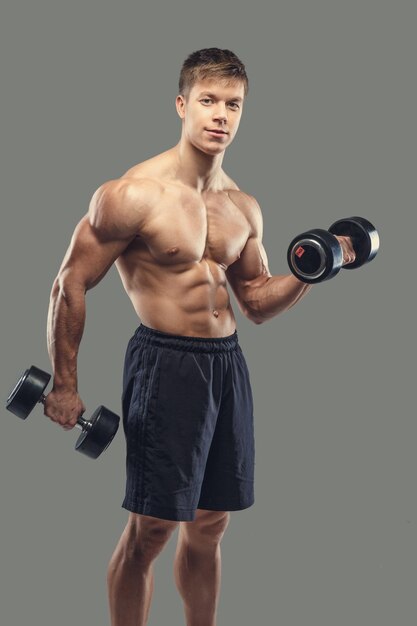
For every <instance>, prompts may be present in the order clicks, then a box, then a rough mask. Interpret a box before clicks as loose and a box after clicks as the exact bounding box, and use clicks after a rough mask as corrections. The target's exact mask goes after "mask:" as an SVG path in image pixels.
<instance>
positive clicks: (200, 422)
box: [122, 324, 255, 521]
mask: <svg viewBox="0 0 417 626" xmlns="http://www.w3.org/2000/svg"><path fill="white" fill-rule="evenodd" d="M122 406H123V428H124V433H125V437H126V452H127V456H126V495H125V498H124V501H123V504H122V507H123V508H125V509H127V510H128V511H133V512H134V513H141V514H142V515H151V516H153V517H159V518H162V519H167V520H180V521H193V520H194V519H195V513H196V509H209V510H214V511H237V510H240V509H246V508H248V507H249V506H251V505H252V504H253V503H254V493H253V491H254V489H253V488H254V468H255V438H254V423H253V422H254V420H253V398H252V391H251V385H250V380H249V371H248V368H247V365H246V361H245V358H244V356H243V353H242V350H241V348H240V345H239V343H238V336H237V332H236V331H235V332H234V333H233V335H229V336H228V337H215V338H205V337H187V336H179V335H173V334H170V333H164V332H161V331H158V330H154V329H152V328H148V327H147V326H144V325H143V324H141V325H140V326H139V327H138V329H137V330H136V332H135V334H134V335H133V337H132V338H131V339H130V341H129V343H128V346H127V350H126V357H125V365H124V372H123V395H122Z"/></svg>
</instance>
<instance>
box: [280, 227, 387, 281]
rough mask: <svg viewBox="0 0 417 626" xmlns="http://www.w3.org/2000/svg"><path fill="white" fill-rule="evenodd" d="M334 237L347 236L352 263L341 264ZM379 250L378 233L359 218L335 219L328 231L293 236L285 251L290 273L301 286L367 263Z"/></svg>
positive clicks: (339, 247) (340, 251)
mask: <svg viewBox="0 0 417 626" xmlns="http://www.w3.org/2000/svg"><path fill="white" fill-rule="evenodd" d="M336 235H337V236H343V237H350V238H351V239H352V246H353V249H354V251H355V254H356V259H355V261H354V262H353V263H348V264H347V265H343V251H342V246H341V245H340V242H339V241H338V239H337V238H336ZM378 250H379V235H378V232H377V230H376V228H375V226H373V224H371V222H368V220H366V219H364V218H363V217H349V218H347V219H343V220H338V221H337V222H335V223H334V224H332V225H331V226H330V228H329V230H322V229H320V228H316V229H313V230H309V231H306V232H305V233H302V234H301V235H298V237H295V238H294V239H293V240H292V241H291V243H290V245H289V247H288V252H287V260H288V265H289V267H290V270H291V272H292V273H293V274H294V276H296V277H297V278H298V279H299V280H301V281H303V282H305V283H320V282H323V281H324V280H329V279H330V278H333V276H336V274H337V273H338V272H339V271H340V270H341V269H342V267H343V269H347V270H353V269H355V268H357V267H361V266H362V265H364V264H365V263H369V261H372V259H373V258H375V256H376V254H377V252H378Z"/></svg>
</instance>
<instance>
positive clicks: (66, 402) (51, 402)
mask: <svg viewBox="0 0 417 626" xmlns="http://www.w3.org/2000/svg"><path fill="white" fill-rule="evenodd" d="M84 411H85V405H84V402H83V401H82V400H81V398H80V396H79V394H78V392H77V391H75V390H72V389H55V388H53V389H52V391H51V392H50V393H48V395H47V396H46V398H45V402H44V409H43V412H44V414H45V415H46V416H47V417H49V418H50V419H51V420H52V421H53V422H56V423H57V424H59V425H60V426H62V427H63V428H64V429H65V430H71V429H72V428H74V426H75V424H76V423H77V419H78V418H79V417H80V415H82V414H83V413H84Z"/></svg>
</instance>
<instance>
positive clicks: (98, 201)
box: [44, 179, 150, 428]
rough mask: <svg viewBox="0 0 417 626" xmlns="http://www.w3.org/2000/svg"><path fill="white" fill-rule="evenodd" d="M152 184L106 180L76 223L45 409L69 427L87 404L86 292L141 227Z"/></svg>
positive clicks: (55, 323)
mask: <svg viewBox="0 0 417 626" xmlns="http://www.w3.org/2000/svg"><path fill="white" fill-rule="evenodd" d="M149 191H150V190H149V186H147V183H146V182H143V183H142V182H139V181H135V182H134V183H132V182H131V181H129V180H127V179H120V180H114V181H113V180H112V181H108V182H106V183H104V184H103V185H102V186H101V187H99V188H98V189H97V190H96V192H95V193H94V194H93V197H92V199H91V202H90V206H89V210H88V212H87V214H86V215H85V216H84V217H83V218H82V219H81V220H80V222H79V223H78V225H77V226H76V228H75V231H74V234H73V236H72V239H71V243H70V245H69V248H68V250H67V252H66V254H65V256H64V259H63V261H62V264H61V267H60V269H59V272H58V275H57V277H56V278H55V280H54V283H53V285H52V290H51V295H50V303H49V310H48V320H47V342H48V352H49V357H50V359H51V363H52V369H53V388H52V391H51V393H50V394H48V396H47V398H46V401H45V407H44V412H45V415H48V416H49V417H50V418H51V419H52V420H53V421H55V422H58V423H59V424H61V425H65V426H66V428H70V427H73V426H74V425H75V423H76V421H77V418H78V417H79V415H80V414H81V413H82V412H83V411H84V410H85V407H84V405H83V403H82V401H81V399H80V397H79V395H78V391H77V387H78V380H77V355H78V349H79V345H80V341H81V338H82V334H83V330H84V324H85V310H86V307H85V294H86V292H87V291H88V290H89V289H91V288H92V287H94V286H95V285H96V284H97V283H98V282H99V281H100V280H101V279H102V278H103V277H104V276H105V274H106V273H107V272H108V270H109V269H110V267H111V266H112V264H113V263H114V261H115V260H116V259H117V258H118V257H119V256H120V254H121V253H122V252H123V251H124V250H125V249H126V248H127V246H128V245H129V244H130V242H131V241H132V240H133V239H134V237H135V236H136V235H137V233H138V232H139V231H140V229H141V225H142V224H143V222H144V219H145V214H146V206H147V199H148V196H149Z"/></svg>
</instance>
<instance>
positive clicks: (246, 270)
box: [44, 80, 355, 626]
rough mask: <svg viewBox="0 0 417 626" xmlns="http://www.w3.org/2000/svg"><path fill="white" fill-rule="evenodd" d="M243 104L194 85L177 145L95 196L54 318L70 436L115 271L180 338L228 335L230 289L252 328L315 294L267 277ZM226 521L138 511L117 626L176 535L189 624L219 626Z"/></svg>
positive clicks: (114, 611)
mask: <svg viewBox="0 0 417 626" xmlns="http://www.w3.org/2000/svg"><path fill="white" fill-rule="evenodd" d="M243 102H244V85H243V83H242V82H241V81H238V80H234V81H229V82H225V81H224V80H220V81H219V80H216V81H211V80H204V81H199V82H197V83H195V84H194V85H193V86H192V88H191V90H190V92H189V94H188V96H187V97H184V96H182V95H179V96H177V99H176V107H177V112H178V115H179V117H180V118H181V120H182V133H181V138H180V141H179V143H178V144H177V145H176V146H174V147H173V148H171V149H169V150H167V151H166V152H163V153H161V154H159V155H157V156H155V157H153V158H151V159H149V160H147V161H144V162H142V163H140V164H138V165H135V166H134V167H132V168H131V169H130V170H128V171H127V172H126V173H125V174H124V175H123V176H122V177H121V178H120V179H117V180H110V181H108V182H106V183H104V184H103V185H102V186H101V187H99V189H97V191H96V192H95V193H94V195H93V197H92V199H91V203H90V206H89V210H88V213H87V214H86V215H85V216H84V217H83V218H82V219H81V221H80V222H79V224H78V225H77V227H76V228H75V231H74V235H73V238H72V240H71V244H70V246H69V248H68V251H67V253H66V255H65V257H64V260H63V262H62V265H61V268H60V270H59V272H58V275H57V278H56V279H55V281H54V284H53V287H52V291H51V299H50V306H49V312H48V332H47V335H48V349H49V354H50V358H51V362H52V366H53V376H54V378H53V388H52V391H51V392H50V393H49V394H48V396H47V397H46V400H45V406H44V411H45V415H47V416H49V417H50V418H51V419H52V420H53V421H55V422H56V423H58V424H60V425H61V426H63V427H64V428H65V429H70V428H73V427H74V425H75V423H76V421H77V418H78V416H79V415H80V414H81V413H82V412H83V411H84V410H85V406H84V403H83V402H82V400H81V398H80V396H79V394H78V391H77V354H78V349H79V344H80V341H81V337H82V334H83V330H84V323H85V294H86V292H87V291H88V290H89V289H91V288H92V287H94V286H95V285H96V284H97V283H98V282H99V281H100V280H101V279H102V278H103V277H104V275H105V274H106V272H107V271H108V270H109V268H110V267H111V265H112V264H113V263H115V264H116V267H117V269H118V271H119V274H120V277H121V279H122V282H123V285H124V287H125V289H126V292H127V294H128V296H129V297H130V299H131V302H132V304H133V306H134V308H135V311H136V312H137V314H138V317H139V318H140V320H141V321H142V322H143V324H145V325H146V326H148V327H151V328H154V329H157V330H161V331H163V332H168V333H173V334H176V335H188V336H195V337H224V336H228V335H231V334H232V333H233V332H234V330H235V328H236V320H235V316H234V313H233V310H232V306H231V302H230V298H229V292H228V288H227V284H228V283H229V285H230V287H231V289H232V290H233V292H234V294H235V296H236V299H237V302H238V304H239V308H240V310H241V311H242V313H243V314H244V315H245V316H246V317H247V318H248V319H249V320H251V321H253V322H254V323H255V324H260V323H262V322H265V321H267V320H269V319H271V318H272V317H274V316H276V315H277V314H279V313H282V312H284V311H287V310H288V309H290V308H291V307H292V306H294V304H296V303H297V302H298V301H299V300H300V299H301V298H303V297H304V296H305V295H306V294H307V292H308V291H310V289H311V287H312V286H311V285H307V284H305V283H302V282H300V281H299V280H298V279H297V278H296V277H295V276H293V275H292V274H289V275H282V276H281V275H280V276H272V275H271V273H270V271H269V269H268V259H267V255H266V252H265V249H264V247H263V245H262V230H263V223H262V214H261V210H260V207H259V205H258V203H257V201H256V200H255V198H254V197H253V196H251V195H248V194H247V193H245V192H244V191H242V190H240V189H239V187H238V186H237V184H236V183H235V182H234V181H233V180H232V179H231V178H230V177H229V176H228V175H227V174H226V173H225V172H224V171H223V169H222V161H223V157H224V153H225V150H226V148H227V146H229V145H230V144H231V143H232V141H233V138H234V136H235V134H236V132H237V129H238V126H239V123H240V119H241V115H242V108H243ZM207 129H222V130H224V131H226V132H227V134H223V135H217V136H215V135H213V134H210V133H209V132H208V130H207ZM338 239H339V241H340V242H341V244H342V249H343V252H344V263H345V264H346V263H349V262H352V261H353V260H354V258H355V254H354V251H353V248H352V245H351V241H350V239H349V238H348V237H339V238H338ZM229 516H230V513H228V512H227V511H206V510H202V509H201V510H200V509H197V513H196V519H195V521H193V522H175V521H169V520H162V519H158V518H155V517H150V516H145V515H139V514H135V513H130V514H129V519H128V523H127V525H126V528H125V530H124V532H123V534H122V536H121V538H120V541H119V543H118V546H117V547H116V550H115V552H114V554H113V557H112V559H111V561H110V564H109V569H108V588H109V603H110V613H111V624H112V626H144V625H145V624H146V623H147V619H148V615H149V610H150V604H151V598H152V593H153V562H154V560H155V558H156V557H157V555H158V554H159V553H160V552H161V550H162V549H163V547H164V546H165V545H166V543H167V541H168V539H169V537H170V536H171V534H172V532H173V531H174V530H175V529H176V528H177V526H180V532H179V535H178V544H177V552H176V556H175V562H174V576H175V581H176V584H177V587H178V590H179V592H180V594H181V596H182V598H183V601H184V610H185V616H186V624H187V626H215V624H216V610H217V604H218V599H219V592H220V579H221V556H220V541H221V538H222V536H223V533H224V531H225V529H226V527H227V525H228V523H229V520H230V517H229Z"/></svg>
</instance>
